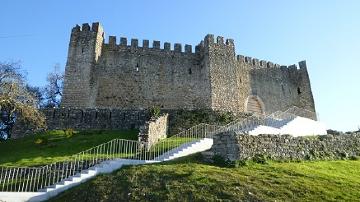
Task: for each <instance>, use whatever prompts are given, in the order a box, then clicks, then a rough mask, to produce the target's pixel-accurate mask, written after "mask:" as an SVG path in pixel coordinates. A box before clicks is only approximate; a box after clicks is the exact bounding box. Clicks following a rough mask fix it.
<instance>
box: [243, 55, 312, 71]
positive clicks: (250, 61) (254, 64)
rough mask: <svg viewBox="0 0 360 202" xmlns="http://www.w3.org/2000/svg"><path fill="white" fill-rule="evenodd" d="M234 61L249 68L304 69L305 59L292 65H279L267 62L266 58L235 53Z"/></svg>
mask: <svg viewBox="0 0 360 202" xmlns="http://www.w3.org/2000/svg"><path fill="white" fill-rule="evenodd" d="M236 61H238V62H240V63H245V64H247V67H249V68H251V69H260V68H280V69H284V70H286V69H288V70H290V71H295V70H300V69H306V61H300V62H299V63H298V65H296V64H292V65H289V66H287V65H279V64H276V63H273V62H269V61H266V60H260V59H257V58H252V57H249V56H244V55H237V56H236Z"/></svg>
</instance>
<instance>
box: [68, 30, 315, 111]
mask: <svg viewBox="0 0 360 202" xmlns="http://www.w3.org/2000/svg"><path fill="white" fill-rule="evenodd" d="M104 35H105V34H104V30H103V28H102V26H101V25H100V24H99V23H93V24H92V26H90V25H89V24H83V25H82V27H80V26H78V25H77V26H75V27H74V28H73V29H72V32H71V37H70V44H69V51H68V59H67V63H66V69H65V83H64V96H63V102H62V106H63V107H76V108H119V109H128V110H133V109H147V108H150V107H152V106H159V107H161V108H163V109H213V110H219V111H231V112H234V113H238V112H253V113H256V114H269V113H272V112H275V111H278V110H286V109H288V108H289V107H291V106H298V107H300V108H304V109H307V110H310V111H313V112H315V105H314V100H313V95H312V92H311V87H310V80H309V76H308V72H307V67H306V62H305V61H302V62H299V68H298V67H297V66H296V65H291V66H280V65H277V64H273V63H271V62H267V61H263V60H258V59H254V58H251V57H245V56H242V55H236V54H235V46H234V41H233V40H232V39H226V40H224V39H223V37H220V36H219V37H217V38H216V40H215V38H214V36H213V35H210V34H209V35H207V36H206V37H205V38H204V40H202V41H201V42H200V43H199V45H197V46H196V47H195V50H194V51H193V49H192V46H191V45H185V47H184V49H183V47H182V45H181V44H178V43H176V44H174V48H171V44H170V43H168V42H166V43H164V44H163V46H161V45H160V41H153V42H152V45H150V43H149V41H148V40H143V42H142V46H139V41H138V40H137V39H131V41H130V42H128V41H127V39H126V38H120V42H119V43H118V42H117V40H116V37H115V36H110V37H109V40H108V42H107V43H105V36H104ZM313 118H316V117H313Z"/></svg>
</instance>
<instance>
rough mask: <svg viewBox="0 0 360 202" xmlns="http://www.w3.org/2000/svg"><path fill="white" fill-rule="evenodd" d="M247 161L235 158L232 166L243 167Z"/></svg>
mask: <svg viewBox="0 0 360 202" xmlns="http://www.w3.org/2000/svg"><path fill="white" fill-rule="evenodd" d="M246 165H247V163H246V161H245V160H235V161H233V162H231V167H234V168H238V167H242V166H246Z"/></svg>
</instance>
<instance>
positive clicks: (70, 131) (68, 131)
mask: <svg viewBox="0 0 360 202" xmlns="http://www.w3.org/2000/svg"><path fill="white" fill-rule="evenodd" d="M64 134H65V136H66V137H67V138H71V137H72V136H74V129H72V128H67V129H66V130H64Z"/></svg>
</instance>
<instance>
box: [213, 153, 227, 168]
mask: <svg viewBox="0 0 360 202" xmlns="http://www.w3.org/2000/svg"><path fill="white" fill-rule="evenodd" d="M211 160H212V162H213V164H214V165H216V166H219V167H229V166H231V161H229V160H228V159H225V158H224V157H222V156H220V155H217V154H216V155H214V156H213V157H212V158H211Z"/></svg>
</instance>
